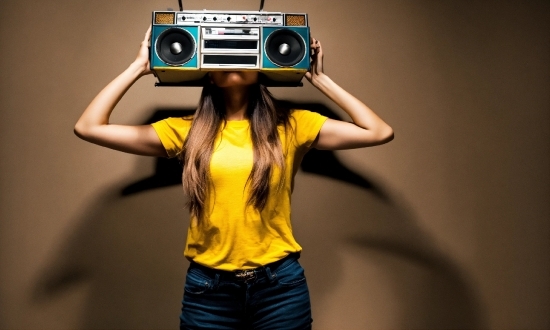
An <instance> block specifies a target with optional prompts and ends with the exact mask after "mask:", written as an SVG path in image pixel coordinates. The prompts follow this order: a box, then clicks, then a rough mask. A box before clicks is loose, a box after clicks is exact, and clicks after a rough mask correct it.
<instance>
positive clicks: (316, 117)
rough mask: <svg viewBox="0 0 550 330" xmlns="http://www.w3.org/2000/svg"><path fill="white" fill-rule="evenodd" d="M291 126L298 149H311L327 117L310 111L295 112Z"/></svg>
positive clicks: (292, 114)
mask: <svg viewBox="0 0 550 330" xmlns="http://www.w3.org/2000/svg"><path fill="white" fill-rule="evenodd" d="M290 116H291V125H292V126H293V129H294V135H295V139H296V143H297V146H298V147H301V146H305V147H307V148H309V147H311V144H312V143H313V141H315V139H316V138H317V135H318V134H319V131H320V130H321V127H322V126H323V124H324V123H325V121H326V120H327V117H325V116H323V115H320V114H318V113H316V112H312V111H308V110H293V111H292V113H291V115H290Z"/></svg>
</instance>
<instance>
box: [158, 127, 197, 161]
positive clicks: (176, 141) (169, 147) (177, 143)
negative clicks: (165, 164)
mask: <svg viewBox="0 0 550 330" xmlns="http://www.w3.org/2000/svg"><path fill="white" fill-rule="evenodd" d="M192 122H193V121H192V120H191V119H189V118H167V119H164V120H161V121H157V122H156V123H153V124H151V126H153V128H154V130H155V132H157V135H158V137H159V139H160V142H161V143H162V145H163V146H164V149H166V153H167V154H168V157H169V158H173V157H176V156H177V155H179V154H180V153H181V150H182V148H183V143H184V142H185V139H186V138H187V134H189V129H190V128H191V123H192Z"/></svg>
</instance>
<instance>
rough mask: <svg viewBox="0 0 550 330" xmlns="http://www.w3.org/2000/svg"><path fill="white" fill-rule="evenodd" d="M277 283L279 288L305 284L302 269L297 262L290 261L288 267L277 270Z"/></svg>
mask: <svg viewBox="0 0 550 330" xmlns="http://www.w3.org/2000/svg"><path fill="white" fill-rule="evenodd" d="M277 282H278V284H279V286H285V287H289V286H298V285H300V284H302V283H305V282H306V277H305V275H304V269H303V268H302V266H301V265H300V263H298V260H294V261H292V263H290V264H289V265H287V266H285V267H283V268H282V269H280V270H277Z"/></svg>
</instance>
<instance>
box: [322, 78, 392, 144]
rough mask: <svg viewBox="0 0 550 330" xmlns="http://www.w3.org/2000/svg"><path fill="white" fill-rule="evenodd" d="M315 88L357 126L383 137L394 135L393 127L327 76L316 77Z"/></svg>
mask: <svg viewBox="0 0 550 330" xmlns="http://www.w3.org/2000/svg"><path fill="white" fill-rule="evenodd" d="M314 86H315V87H317V88H318V89H319V90H320V91H321V92H322V93H323V94H325V95H326V96H327V97H328V98H329V99H331V100H332V101H333V102H334V103H336V104H337V105H338V106H339V107H340V108H341V109H342V110H344V111H345V112H346V113H347V114H348V115H349V116H350V117H351V120H352V121H353V123H354V124H355V125H357V126H359V127H361V128H364V129H366V130H370V131H373V132H376V133H380V134H381V135H391V134H392V129H391V127H390V126H389V125H388V124H386V122H384V121H383V120H382V119H381V118H380V117H378V115H377V114H376V113H375V112H374V111H372V110H371V109H370V108H369V107H368V106H367V105H365V104H364V103H363V102H361V101H360V100H359V99H357V98H356V97H355V96H353V95H351V94H350V93H348V92H347V91H346V90H344V89H343V88H342V87H340V86H339V85H338V84H336V83H335V82H334V81H333V80H332V79H330V78H329V77H328V76H327V75H325V74H321V75H319V76H318V77H316V79H315V82H314Z"/></svg>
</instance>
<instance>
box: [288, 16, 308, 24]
mask: <svg viewBox="0 0 550 330" xmlns="http://www.w3.org/2000/svg"><path fill="white" fill-rule="evenodd" d="M285 19H286V26H306V16H305V15H286V16H285Z"/></svg>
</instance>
